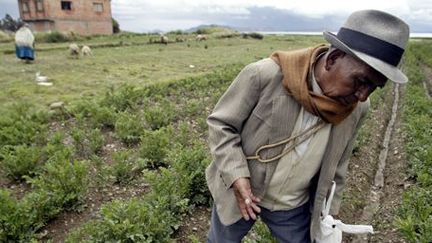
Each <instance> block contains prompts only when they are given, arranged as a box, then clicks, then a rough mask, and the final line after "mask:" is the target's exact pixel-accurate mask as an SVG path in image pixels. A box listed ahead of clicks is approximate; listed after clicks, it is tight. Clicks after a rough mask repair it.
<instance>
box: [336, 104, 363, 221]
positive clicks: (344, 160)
mask: <svg viewBox="0 0 432 243" xmlns="http://www.w3.org/2000/svg"><path fill="white" fill-rule="evenodd" d="M369 106H370V101H369V99H368V100H367V101H366V102H365V104H364V105H363V107H362V111H361V117H360V119H359V121H358V123H357V126H356V129H355V132H354V136H353V137H352V138H351V140H350V141H349V142H348V145H347V147H346V148H345V150H344V152H343V154H342V157H341V159H340V161H339V163H338V166H337V168H336V174H335V177H334V181H335V182H336V190H335V194H334V197H333V201H332V204H331V207H330V214H331V215H337V214H338V213H339V209H340V205H341V201H342V193H343V190H344V188H345V181H346V174H347V171H348V164H349V158H350V157H351V153H352V150H353V147H354V144H355V141H356V139H357V135H358V131H359V130H360V128H361V126H362V125H363V123H364V121H365V120H366V117H367V112H368V110H369Z"/></svg>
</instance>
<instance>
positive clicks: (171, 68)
mask: <svg viewBox="0 0 432 243" xmlns="http://www.w3.org/2000/svg"><path fill="white" fill-rule="evenodd" d="M131 38H132V39H133V40H134V42H137V43H138V42H140V43H146V42H147V41H148V38H149V37H148V36H133V37H131ZM123 39H124V38H123ZM123 39H122V37H116V36H114V37H112V38H108V37H99V38H96V39H94V40H93V39H92V40H89V41H88V42H89V43H90V44H92V43H93V44H97V43H109V42H111V43H118V42H119V41H122V40H123ZM320 40H321V39H320V38H311V39H307V41H305V39H304V38H300V37H278V36H275V37H266V38H265V39H264V40H262V41H260V40H254V39H243V38H230V39H210V40H208V41H206V42H196V41H188V42H179V43H174V44H169V45H167V46H165V45H159V44H151V45H150V44H144V45H130V46H118V47H113V48H95V49H94V50H93V53H94V56H93V57H86V58H79V59H73V58H70V57H69V55H68V51H67V46H68V43H60V44H40V45H39V44H37V46H38V47H40V48H47V47H48V46H52V47H58V46H63V47H64V48H63V49H61V50H58V49H55V50H52V51H39V52H38V51H36V61H35V63H34V64H30V65H25V64H24V63H22V62H21V61H19V60H18V59H17V58H16V57H15V55H13V54H9V55H4V56H3V57H2V60H1V65H0V73H2V75H1V76H0V85H1V87H2V89H3V92H1V93H0V104H2V106H4V105H8V104H10V103H13V102H17V101H23V100H25V101H28V102H30V103H36V104H41V105H47V104H49V103H51V102H55V101H65V102H69V101H71V100H74V99H79V98H81V97H92V96H98V95H100V94H103V93H104V92H105V91H106V90H107V88H108V87H110V86H115V87H118V86H122V85H125V84H132V85H138V86H141V85H147V84H151V83H158V82H165V81H170V80H178V79H182V78H186V77H196V76H199V75H203V74H207V73H210V72H212V71H213V70H215V69H217V68H220V66H221V65H230V64H237V63H240V64H246V63H249V62H252V61H254V60H256V59H260V58H263V57H267V56H269V55H270V54H271V53H272V52H273V51H274V50H276V49H291V48H299V47H302V46H308V45H309V44H316V43H319V42H320ZM125 42H126V41H125ZM81 43H86V42H81ZM86 44H88V43H86ZM205 46H207V47H208V48H207V49H205ZM11 48H13V44H12V43H3V44H1V45H0V50H5V49H11ZM190 65H193V66H194V67H193V68H191V66H190ZM38 71H39V72H41V74H42V75H44V76H48V77H49V79H50V80H51V81H52V82H53V83H54V86H52V87H41V86H37V85H36V84H35V81H34V78H35V73H36V72H38Z"/></svg>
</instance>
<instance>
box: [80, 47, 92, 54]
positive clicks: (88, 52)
mask: <svg viewBox="0 0 432 243" xmlns="http://www.w3.org/2000/svg"><path fill="white" fill-rule="evenodd" d="M81 54H82V55H83V56H93V52H92V50H91V49H90V47H89V46H83V47H82V48H81Z"/></svg>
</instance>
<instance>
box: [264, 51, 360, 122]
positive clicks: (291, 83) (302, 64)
mask: <svg viewBox="0 0 432 243" xmlns="http://www.w3.org/2000/svg"><path fill="white" fill-rule="evenodd" d="M327 50H328V47H325V46H323V45H319V46H317V47H313V48H307V49H300V50H295V51H276V52H274V53H273V54H272V55H271V56H270V58H272V59H273V60H274V61H275V62H276V63H277V64H278V65H279V66H280V67H281V69H282V73H283V75H284V78H283V80H282V82H283V85H284V87H285V88H286V89H287V90H288V93H290V94H291V95H292V96H293V97H294V99H295V100H296V101H297V102H299V103H300V104H301V105H302V106H303V107H304V108H305V109H306V110H307V111H308V112H310V113H312V114H314V115H316V116H318V117H320V118H321V119H323V120H324V121H326V122H329V123H331V124H333V125H337V124H339V123H340V122H341V121H343V120H344V119H345V118H346V117H347V116H349V114H351V112H352V111H353V110H354V108H355V107H356V105H357V104H353V105H350V106H344V105H342V104H341V103H339V102H338V101H336V100H334V99H332V98H330V97H327V96H325V95H321V94H317V93H314V92H313V91H311V89H312V88H311V87H310V85H309V82H308V80H309V79H308V75H311V74H310V72H311V71H310V70H312V65H313V64H314V61H315V59H316V57H317V56H318V55H319V54H321V53H323V52H325V51H327Z"/></svg>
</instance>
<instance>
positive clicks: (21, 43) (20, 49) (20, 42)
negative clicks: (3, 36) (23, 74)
mask: <svg viewBox="0 0 432 243" xmlns="http://www.w3.org/2000/svg"><path fill="white" fill-rule="evenodd" d="M34 39H35V38H34V36H33V33H32V31H31V30H30V28H29V25H28V24H26V23H25V24H23V26H21V28H19V29H18V31H17V32H16V33H15V54H16V56H17V57H18V58H19V59H21V60H24V61H25V62H26V63H31V61H33V60H34V59H35V53H34Z"/></svg>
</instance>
